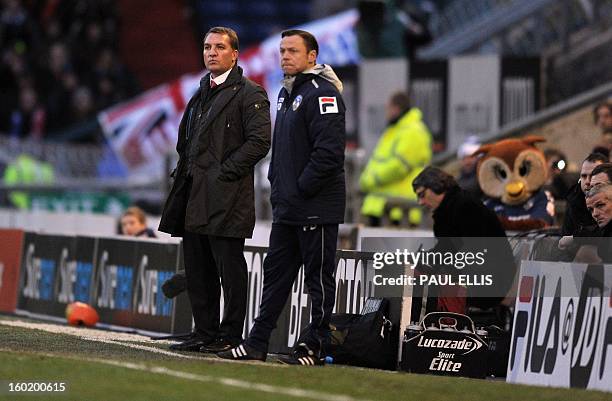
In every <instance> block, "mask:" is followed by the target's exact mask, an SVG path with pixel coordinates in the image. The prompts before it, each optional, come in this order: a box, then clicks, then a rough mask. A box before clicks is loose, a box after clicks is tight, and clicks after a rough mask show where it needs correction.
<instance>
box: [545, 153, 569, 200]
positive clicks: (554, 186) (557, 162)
mask: <svg viewBox="0 0 612 401" xmlns="http://www.w3.org/2000/svg"><path fill="white" fill-rule="evenodd" d="M543 153H544V158H545V159H546V165H547V166H548V179H547V180H546V184H544V190H545V191H548V192H549V193H550V194H551V195H552V197H553V198H554V199H564V198H565V195H566V194H567V191H569V189H570V185H569V184H568V182H567V177H568V175H567V163H568V159H567V156H566V155H565V154H564V153H563V152H561V151H560V150H559V149H554V148H548V149H546V150H544V152H543Z"/></svg>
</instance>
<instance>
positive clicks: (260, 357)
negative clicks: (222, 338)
mask: <svg viewBox="0 0 612 401" xmlns="http://www.w3.org/2000/svg"><path fill="white" fill-rule="evenodd" d="M217 356H218V357H219V358H223V359H232V360H234V361H264V362H265V360H266V357H267V356H268V353H267V352H262V351H258V350H256V349H255V348H253V347H249V346H248V345H246V343H242V344H240V345H239V346H237V347H236V348H232V349H229V350H227V351H223V352H219V353H218V354H217Z"/></svg>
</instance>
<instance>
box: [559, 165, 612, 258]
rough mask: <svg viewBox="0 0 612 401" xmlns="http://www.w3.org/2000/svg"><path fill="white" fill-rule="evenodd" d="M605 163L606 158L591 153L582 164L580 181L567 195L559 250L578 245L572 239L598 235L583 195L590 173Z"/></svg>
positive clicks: (587, 185)
mask: <svg viewBox="0 0 612 401" xmlns="http://www.w3.org/2000/svg"><path fill="white" fill-rule="evenodd" d="M607 161H608V158H607V157H606V156H604V155H602V154H601V153H591V154H590V155H588V156H587V158H586V159H584V161H583V162H582V167H581V170H580V180H579V181H578V183H577V184H575V185H574V186H573V187H572V188H571V189H570V190H569V192H568V194H567V198H566V199H567V208H566V212H565V220H564V221H563V226H562V227H561V235H562V237H561V239H560V240H559V249H562V250H563V249H568V248H570V247H572V246H573V247H574V248H575V247H576V246H577V245H579V243H578V242H576V243H574V237H592V236H597V235H599V234H598V231H599V230H598V228H597V224H596V222H595V220H593V217H592V216H591V213H590V212H589V210H588V209H587V206H586V201H585V195H586V194H587V192H589V190H590V189H591V186H592V175H591V174H592V172H593V171H594V169H595V168H597V166H599V165H602V163H606V162H607ZM574 250H577V249H574Z"/></svg>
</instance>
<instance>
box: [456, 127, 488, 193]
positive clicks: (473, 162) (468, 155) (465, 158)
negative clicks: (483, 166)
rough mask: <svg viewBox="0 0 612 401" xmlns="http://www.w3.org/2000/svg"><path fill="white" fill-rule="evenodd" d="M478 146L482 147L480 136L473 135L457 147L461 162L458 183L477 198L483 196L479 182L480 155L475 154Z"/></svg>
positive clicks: (458, 157)
mask: <svg viewBox="0 0 612 401" xmlns="http://www.w3.org/2000/svg"><path fill="white" fill-rule="evenodd" d="M478 148H480V141H479V140H478V137H477V136H476V135H471V136H469V137H468V138H467V139H466V140H465V142H463V143H462V144H461V146H459V149H457V159H459V161H460V162H461V169H460V170H459V177H457V184H459V187H460V188H461V189H463V190H465V191H466V192H467V193H469V194H470V195H472V196H473V197H474V198H475V199H481V198H482V197H483V193H482V189H480V184H478V174H477V170H478V168H477V167H478V156H475V155H474V152H476V151H477V150H478Z"/></svg>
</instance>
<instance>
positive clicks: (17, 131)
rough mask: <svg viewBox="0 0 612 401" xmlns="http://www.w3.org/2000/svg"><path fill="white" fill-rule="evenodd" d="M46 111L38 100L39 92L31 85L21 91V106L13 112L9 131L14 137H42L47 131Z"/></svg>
mask: <svg viewBox="0 0 612 401" xmlns="http://www.w3.org/2000/svg"><path fill="white" fill-rule="evenodd" d="M45 123H46V111H45V109H44V107H43V106H42V105H41V104H40V103H39V101H38V94H37V93H36V91H35V90H34V88H32V87H30V86H26V87H23V88H22V89H21V92H20V93H19V108H18V109H16V110H14V111H13V112H12V114H11V121H10V127H9V130H8V133H9V135H10V136H12V137H14V138H25V137H27V136H31V137H32V138H35V139H41V138H42V136H43V133H44V132H45Z"/></svg>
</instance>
